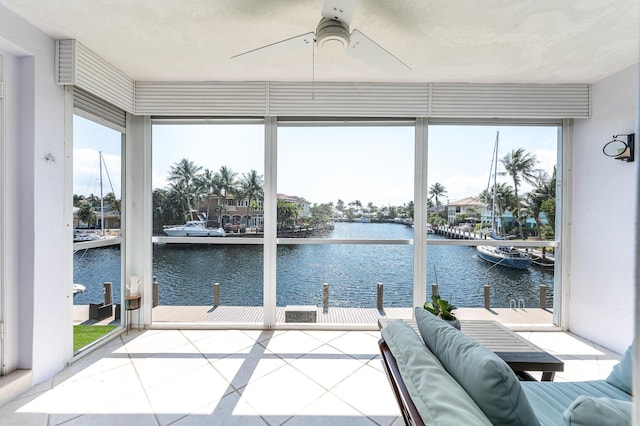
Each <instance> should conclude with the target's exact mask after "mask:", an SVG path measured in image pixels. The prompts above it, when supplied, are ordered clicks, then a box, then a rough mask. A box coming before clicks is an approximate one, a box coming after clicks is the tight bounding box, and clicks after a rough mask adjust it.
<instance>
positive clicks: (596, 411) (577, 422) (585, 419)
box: [564, 396, 632, 426]
mask: <svg viewBox="0 0 640 426" xmlns="http://www.w3.org/2000/svg"><path fill="white" fill-rule="evenodd" d="M631 411H632V403H631V402H630V401H620V400H617V399H611V398H594V397H591V396H579V397H578V398H576V400H575V401H573V403H572V404H571V405H570V406H569V408H567V410H566V411H565V412H564V421H565V424H567V425H570V426H589V425H598V426H623V425H631Z"/></svg>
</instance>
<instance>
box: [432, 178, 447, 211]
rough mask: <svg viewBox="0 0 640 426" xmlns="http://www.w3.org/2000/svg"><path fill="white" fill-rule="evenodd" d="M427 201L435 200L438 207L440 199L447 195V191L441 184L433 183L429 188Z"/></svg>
mask: <svg viewBox="0 0 640 426" xmlns="http://www.w3.org/2000/svg"><path fill="white" fill-rule="evenodd" d="M428 193H429V200H431V199H432V198H433V199H435V203H436V207H440V206H441V205H442V203H441V202H440V198H441V197H443V196H445V195H446V194H447V190H446V189H445V187H444V186H443V185H442V184H441V183H438V182H436V183H434V184H433V185H431V187H430V188H429V192H428Z"/></svg>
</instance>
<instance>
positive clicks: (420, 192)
mask: <svg viewBox="0 0 640 426" xmlns="http://www.w3.org/2000/svg"><path fill="white" fill-rule="evenodd" d="M428 126H429V123H428V120H427V119H426V118H417V119H416V137H415V156H414V170H415V172H414V176H415V177H414V189H413V190H414V200H415V202H414V207H413V208H414V210H413V227H414V228H413V306H422V305H423V304H424V301H425V300H426V297H427V284H426V283H427V264H426V259H427V241H426V239H427V208H426V207H427V206H426V201H427V200H426V195H427V157H428V143H427V139H428Z"/></svg>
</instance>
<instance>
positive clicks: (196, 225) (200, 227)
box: [163, 220, 227, 237]
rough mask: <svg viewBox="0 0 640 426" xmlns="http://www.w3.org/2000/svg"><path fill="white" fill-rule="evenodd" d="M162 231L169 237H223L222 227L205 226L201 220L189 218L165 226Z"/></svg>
mask: <svg viewBox="0 0 640 426" xmlns="http://www.w3.org/2000/svg"><path fill="white" fill-rule="evenodd" d="M163 232H164V233H165V234H167V235H168V236H170V237H224V236H225V235H227V234H226V233H225V232H224V229H222V228H207V226H206V222H205V221H203V220H190V221H188V222H187V223H185V224H184V225H174V226H165V227H164V229H163Z"/></svg>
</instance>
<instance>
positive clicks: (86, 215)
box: [78, 201, 97, 226]
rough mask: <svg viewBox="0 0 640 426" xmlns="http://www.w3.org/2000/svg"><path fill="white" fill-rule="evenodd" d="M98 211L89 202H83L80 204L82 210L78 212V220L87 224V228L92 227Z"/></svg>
mask: <svg viewBox="0 0 640 426" xmlns="http://www.w3.org/2000/svg"><path fill="white" fill-rule="evenodd" d="M96 218H97V216H96V211H95V209H94V208H93V206H92V205H91V203H89V202H86V201H85V202H83V203H82V204H80V209H79V210H78V219H80V220H81V221H83V222H84V223H86V224H87V226H91V225H93V224H94V223H95V221H96Z"/></svg>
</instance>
